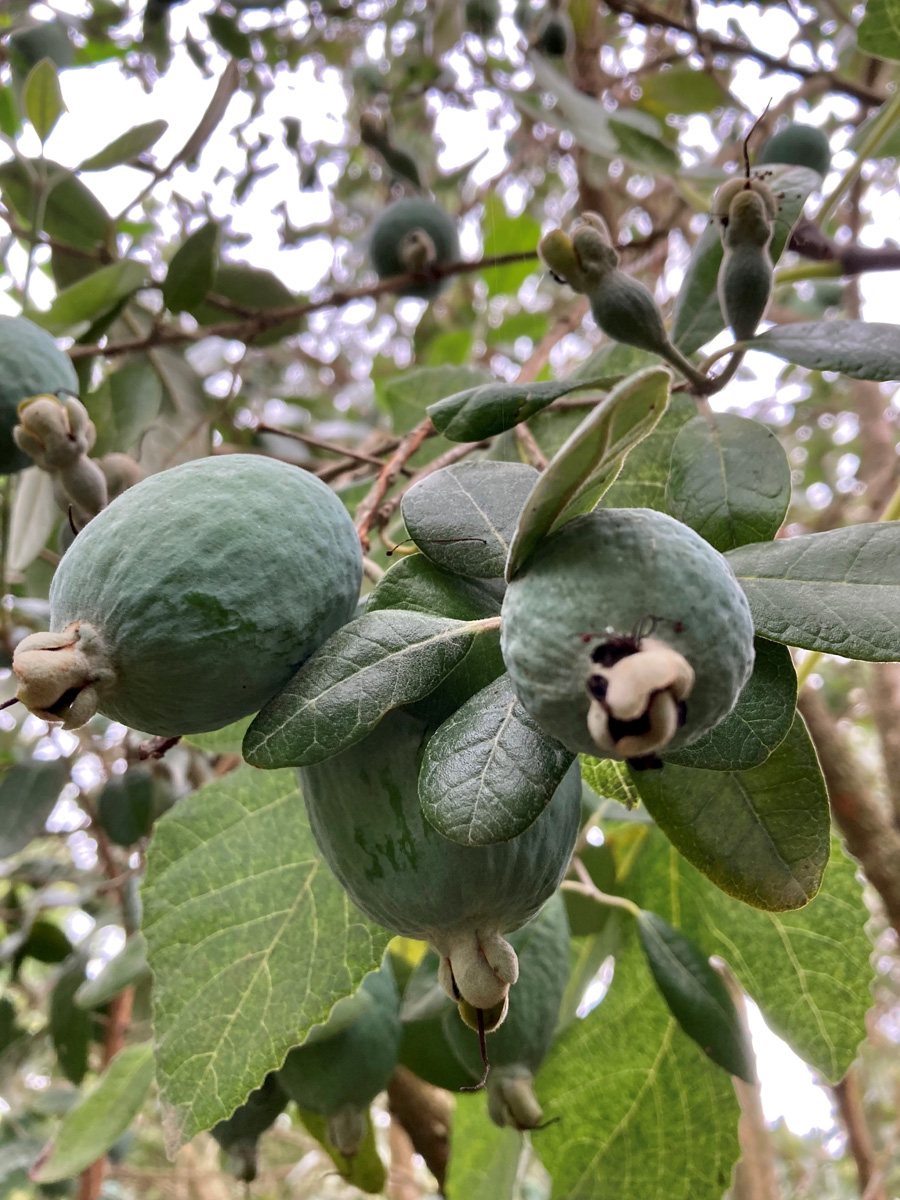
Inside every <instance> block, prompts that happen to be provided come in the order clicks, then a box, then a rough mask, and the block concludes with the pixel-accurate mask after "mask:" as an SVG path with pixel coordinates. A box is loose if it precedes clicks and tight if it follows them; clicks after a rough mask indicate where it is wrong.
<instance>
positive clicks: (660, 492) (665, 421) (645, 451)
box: [597, 394, 697, 512]
mask: <svg viewBox="0 0 900 1200" xmlns="http://www.w3.org/2000/svg"><path fill="white" fill-rule="evenodd" d="M696 415H697V406H696V404H695V403H694V402H693V400H692V399H691V398H690V396H685V395H681V394H676V395H674V396H672V397H671V398H670V400H669V403H668V405H667V407H666V411H665V412H664V413H663V415H662V416H661V417H660V419H659V421H658V422H657V424H656V425H655V426H654V428H653V430H652V431H651V432H650V433H648V434H647V436H646V437H645V438H643V440H642V441H640V442H639V443H638V444H637V446H635V448H634V449H633V450H632V451H631V453H630V454H629V455H628V457H627V458H626V459H625V462H624V463H623V464H622V469H621V471H619V473H618V475H617V476H616V477H615V479H614V480H613V482H612V483H611V484H610V486H609V487H608V488H607V490H606V491H605V492H604V493H603V495H602V496H601V497H600V500H599V501H598V504H597V507H598V508H655V509H657V510H658V511H659V512H668V511H669V510H668V509H667V508H666V481H667V480H668V478H669V462H670V459H671V457H672V443H673V442H674V440H675V438H676V437H677V435H678V431H679V430H680V429H681V428H682V426H683V425H685V424H686V423H687V422H688V421H690V420H691V418H692V417H695V416H696Z"/></svg>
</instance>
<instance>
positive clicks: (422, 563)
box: [366, 554, 503, 621]
mask: <svg viewBox="0 0 900 1200" xmlns="http://www.w3.org/2000/svg"><path fill="white" fill-rule="evenodd" d="M502 588H503V584H502V582H501V581H500V580H496V579H491V580H487V579H485V580H481V579H467V578H466V577H465V576H464V575H454V574H452V573H451V572H450V571H445V570H444V569H443V568H442V567H438V566H436V565H435V564H434V563H433V562H431V560H430V559H428V558H426V557H425V555H424V554H410V555H408V556H407V557H406V558H401V559H400V561H399V562H396V563H394V565H393V566H392V567H391V569H390V570H389V571H387V572H386V573H385V575H384V576H383V578H382V579H380V580H379V581H378V584H377V585H376V587H375V589H374V590H373V591H372V592H370V593H369V596H368V602H367V604H366V612H376V611H377V610H378V609H382V608H394V609H404V610H405V611H407V612H419V613H429V614H432V615H434V616H439V617H452V618H453V620H455V621H477V620H479V619H480V618H481V617H495V616H497V615H498V614H499V612H500V604H501V601H502V598H503V593H502Z"/></svg>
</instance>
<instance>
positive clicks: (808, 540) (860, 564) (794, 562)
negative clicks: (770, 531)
mask: <svg viewBox="0 0 900 1200" xmlns="http://www.w3.org/2000/svg"><path fill="white" fill-rule="evenodd" d="M727 557H728V561H729V563H730V564H731V567H732V569H733V571H734V573H735V575H736V576H737V579H738V582H739V583H740V585H741V587H742V588H743V589H744V592H745V593H746V596H747V599H748V600H749V602H750V611H751V612H752V614H753V624H754V627H755V629H756V632H757V633H758V634H760V636H761V637H766V638H771V640H772V641H773V642H783V643H784V644H785V645H786V646H802V647H803V649H805V650H819V651H821V652H822V653H824V654H841V655H843V656H844V657H846V658H859V659H863V660H865V661H866V662H896V661H897V660H898V659H900V522H898V521H884V522H874V523H872V524H869V525H853V526H850V527H848V528H845V529H831V530H829V531H828V532H827V533H810V534H804V535H803V536H801V537H792V538H782V539H780V540H779V541H777V542H761V543H758V544H756V545H753V546H743V547H741V548H740V549H739V550H733V551H732V552H731V553H730V554H729V555H728V556H727Z"/></svg>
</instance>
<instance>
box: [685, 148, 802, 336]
mask: <svg viewBox="0 0 900 1200" xmlns="http://www.w3.org/2000/svg"><path fill="white" fill-rule="evenodd" d="M751 173H752V174H753V175H754V176H759V177H761V178H763V179H764V180H765V181H766V183H768V185H769V186H770V187H771V189H772V191H773V192H774V193H775V200H776V204H777V213H776V217H775V233H774V235H773V237H772V245H771V247H770V253H771V255H772V262H773V263H774V262H777V261H778V259H779V258H780V257H781V255H782V253H783V251H784V248H785V246H786V245H787V242H788V238H789V237H790V233H791V230H792V229H793V227H794V225H795V224H796V222H797V219H798V217H799V216H800V214H801V212H802V211H803V205H804V204H805V202H806V197H807V196H808V195H809V193H810V192H811V191H813V189H814V188H816V187H818V186H819V183H820V176H819V175H817V174H816V172H815V171H810V170H809V168H808V167H793V166H781V165H775V166H766V167H761V168H758V169H757V170H755V171H753V172H751ZM721 263H722V239H721V237H720V236H719V228H718V224H717V222H716V221H715V220H714V219H713V218H712V217H711V218H710V223H709V225H708V226H707V227H706V229H705V230H704V231H703V233H702V234H701V235H700V237H699V238H698V240H697V244H696V245H695V246H694V252H693V254H692V255H691V261H690V262H689V263H688V268H687V272H686V273H685V277H684V282H683V283H682V285H681V291H680V292H679V293H678V299H677V301H676V303H675V316H674V321H673V327H672V341H673V342H674V343H675V345H676V346H677V347H678V349H679V350H681V352H682V354H693V353H694V351H695V350H699V349H700V347H701V346H703V345H704V344H705V343H706V342H708V341H711V340H712V338H714V337H715V336H716V334H717V333H721V331H722V330H723V329H724V328H725V319H724V317H723V316H722V310H721V308H720V307H719V296H718V292H717V290H716V289H717V284H718V279H719V267H720V265H721Z"/></svg>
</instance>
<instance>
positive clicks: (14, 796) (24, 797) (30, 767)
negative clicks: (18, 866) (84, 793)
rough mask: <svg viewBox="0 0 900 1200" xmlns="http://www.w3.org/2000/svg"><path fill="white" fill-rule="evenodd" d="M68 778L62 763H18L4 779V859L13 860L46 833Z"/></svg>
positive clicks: (0, 783) (0, 838)
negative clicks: (46, 824) (45, 828)
mask: <svg viewBox="0 0 900 1200" xmlns="http://www.w3.org/2000/svg"><path fill="white" fill-rule="evenodd" d="M67 778H68V775H67V772H66V768H65V766H64V764H63V763H61V762H58V761H57V762H28V763H16V764H15V766H12V767H7V769H6V770H5V771H4V772H3V775H2V778H0V858H10V857H11V856H12V855H13V854H18V853H19V851H20V850H24V848H25V847H26V846H27V845H28V843H29V842H30V841H31V839H32V838H33V837H37V836H38V834H40V833H42V832H43V830H44V825H45V823H46V821H47V818H48V817H49V816H50V814H51V812H53V809H54V807H55V805H56V802H57V800H58V799H59V793H60V792H61V791H62V789H63V785H64V784H65V782H66V779H67Z"/></svg>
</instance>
